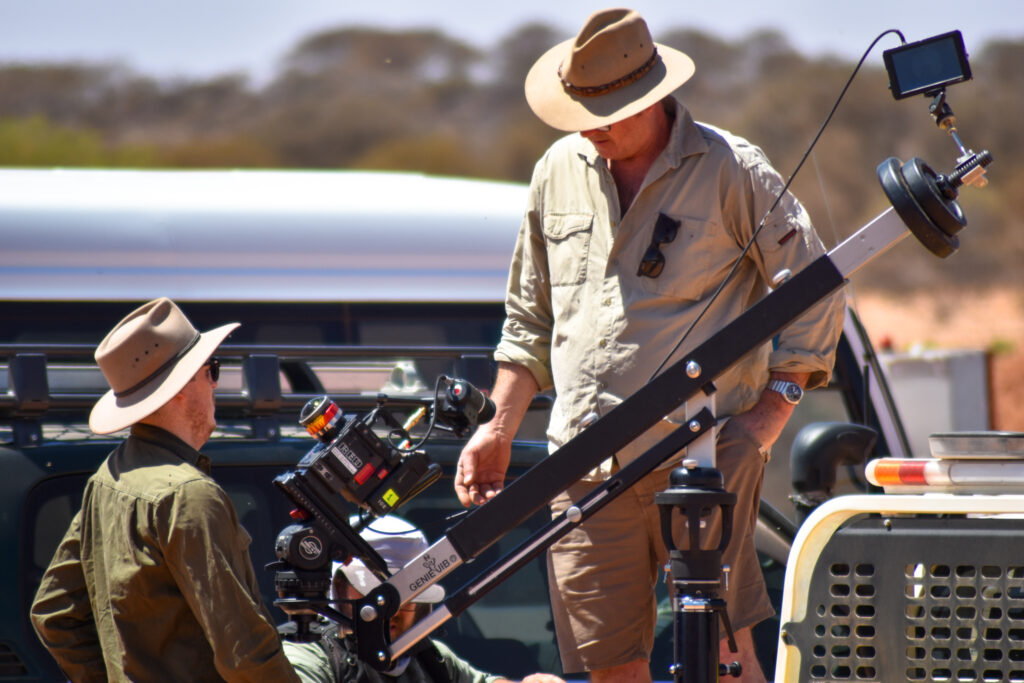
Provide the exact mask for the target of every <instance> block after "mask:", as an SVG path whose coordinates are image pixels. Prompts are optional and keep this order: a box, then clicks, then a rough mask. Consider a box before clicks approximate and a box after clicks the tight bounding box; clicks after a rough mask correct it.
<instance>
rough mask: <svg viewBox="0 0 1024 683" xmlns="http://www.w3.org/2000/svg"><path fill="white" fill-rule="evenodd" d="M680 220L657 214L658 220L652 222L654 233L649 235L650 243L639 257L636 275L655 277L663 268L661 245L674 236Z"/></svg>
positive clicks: (663, 258)
mask: <svg viewBox="0 0 1024 683" xmlns="http://www.w3.org/2000/svg"><path fill="white" fill-rule="evenodd" d="M679 223H680V221H678V220H676V219H675V218H670V217H668V216H666V215H665V214H663V213H659V214H658V220H657V221H655V223H654V233H653V234H652V235H651V244H650V246H649V247H647V251H645V252H644V257H643V258H642V259H640V267H639V268H637V270H636V274H637V277H649V278H652V279H653V278H656V277H658V276H659V275H661V271H662V270H664V269H665V255H664V254H662V253H661V245H663V244H668V243H669V242H671V241H672V240H674V239H675V238H676V233H678V232H679Z"/></svg>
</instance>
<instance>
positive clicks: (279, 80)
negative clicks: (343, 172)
mask: <svg viewBox="0 0 1024 683" xmlns="http://www.w3.org/2000/svg"><path fill="white" fill-rule="evenodd" d="M563 38H564V36H563V35H561V33H558V32H556V31H555V30H554V29H553V28H551V27H549V26H546V25H543V24H530V25H524V26H521V27H519V28H517V29H515V30H514V31H512V32H510V33H509V34H507V36H506V37H505V38H504V39H503V40H501V41H500V42H499V43H498V44H497V45H495V46H493V48H492V49H489V50H487V51H482V50H480V49H479V48H476V47H472V46H470V45H468V44H465V43H463V42H460V41H458V40H455V39H453V38H451V37H449V36H447V35H446V34H445V33H443V32H440V31H429V30H419V31H383V30H378V29H373V28H351V27H350V28H341V29H337V30H326V31H322V32H320V33H317V34H315V35H311V36H309V37H308V38H306V39H304V40H302V41H301V42H300V43H299V44H297V45H295V46H294V48H293V49H292V50H291V51H290V53H289V54H288V55H287V56H286V58H285V59H284V60H283V61H282V62H281V64H280V65H279V68H278V69H277V71H276V73H275V74H274V75H273V77H272V78H271V79H270V80H268V81H267V82H266V83H262V84H253V83H252V82H250V81H249V80H248V78H247V77H246V76H245V75H242V74H223V75H220V76H218V77H215V78H210V79H208V80H199V81H181V80H176V81H167V80H158V79H154V78H151V77H147V76H146V75H145V74H140V73H137V72H135V71H133V70H132V69H130V68H128V67H126V66H124V65H119V64H81V63H74V64H53V63H50V64H0V166H44V167H49V166H100V167H161V168H245V167H283V168H325V169H327V168H330V169H336V168H360V169H401V170H410V171H421V172H425V173H432V174H444V175H461V176H474V177H486V178H497V179H507V180H515V181H523V182H525V181H527V180H528V179H529V176H530V172H531V169H532V167H533V164H534V162H535V161H536V159H537V158H538V157H539V156H540V154H541V153H542V151H543V150H544V149H545V148H546V147H547V145H549V144H550V143H551V141H552V140H554V139H555V138H556V137H557V136H558V135H559V133H558V132H557V131H553V130H551V129H549V128H548V127H546V126H545V125H544V124H542V123H540V122H539V121H538V120H537V119H536V118H535V117H534V116H533V115H532V113H531V112H530V110H529V109H528V107H527V105H526V103H525V101H524V98H523V94H522V83H523V78H524V76H525V74H526V71H527V69H528V68H529V66H530V65H531V64H532V63H533V61H534V60H535V59H536V57H537V56H538V55H539V54H541V53H542V52H543V51H544V50H546V49H547V48H548V47H550V46H551V45H553V44H554V43H556V42H557V41H559V40H561V39H563ZM657 38H658V39H659V40H660V41H661V42H664V43H666V44H669V45H672V46H674V47H677V48H679V49H682V50H684V51H686V52H687V53H688V54H690V55H691V56H692V57H693V58H694V60H695V61H696V63H697V74H696V76H695V77H694V78H693V79H691V81H690V82H688V83H687V84H686V85H684V86H683V87H682V88H681V89H680V91H679V93H678V94H679V96H680V97H681V99H682V100H683V101H684V103H685V104H686V105H687V106H688V107H689V108H690V109H691V111H692V112H693V113H694V116H695V117H696V118H697V119H698V120H702V121H707V122H709V123H712V124H714V125H717V126H720V127H723V128H727V129H729V130H731V131H732V132H734V133H736V134H739V135H742V136H744V137H747V138H749V139H751V140H752V141H753V142H755V143H757V144H759V145H760V146H761V147H762V148H763V149H764V150H765V151H766V152H767V153H768V155H769V157H770V158H771V159H772V161H773V163H774V164H775V166H776V167H777V168H778V169H779V170H780V172H782V173H783V174H784V175H787V176H788V175H789V174H790V173H791V172H792V170H793V168H794V166H795V164H796V163H797V161H798V160H799V158H800V156H801V154H803V152H804V150H805V149H806V147H807V145H808V144H809V143H810V141H811V139H812V137H813V135H814V134H815V132H816V131H817V130H818V127H819V126H820V125H821V123H822V121H823V120H824V117H825V116H826V114H827V113H828V111H829V109H830V108H831V106H832V103H833V101H834V100H835V98H836V96H837V95H838V93H839V91H840V89H841V88H842V86H843V84H844V83H845V81H846V79H847V77H848V76H849V74H850V72H851V71H852V69H853V66H854V64H853V63H852V62H848V61H845V60H840V59H838V58H809V57H806V56H804V55H801V54H800V53H798V52H796V51H795V50H794V49H793V48H792V47H791V46H790V45H789V44H788V43H787V41H786V40H785V38H784V37H783V36H782V35H780V34H778V33H775V32H771V31H763V32H758V33H754V34H751V35H748V36H746V37H745V38H744V39H743V40H740V41H735V42H726V41H723V40H721V39H719V38H716V37H714V36H712V35H708V34H706V33H701V32H697V31H692V30H675V31H668V32H666V33H660V34H659V35H658V36H657ZM885 44H886V46H891V45H894V44H895V41H894V40H892V41H889V42H888V43H885ZM969 47H970V48H971V49H972V55H971V64H972V67H973V70H974V76H975V77H974V80H973V81H971V82H969V83H965V84H960V85H957V86H954V87H953V88H951V89H950V91H949V101H950V103H951V105H952V107H953V109H954V111H955V113H956V115H957V117H958V121H959V123H960V133H961V136H962V138H963V140H964V142H965V144H966V145H967V146H968V147H973V148H974V149H975V150H980V149H982V148H985V149H989V150H991V151H992V152H993V154H994V155H995V158H996V161H995V164H994V165H993V166H992V167H991V169H990V173H989V175H990V178H991V181H992V182H991V184H990V186H989V188H987V189H986V190H985V191H983V192H978V191H974V190H970V191H967V192H965V193H964V194H963V196H962V197H961V204H962V206H963V208H964V210H965V213H966V214H967V216H968V218H969V221H970V224H969V232H968V233H964V234H965V236H966V235H968V234H969V235H970V239H964V241H963V246H962V248H961V250H960V251H959V252H957V254H955V255H954V256H953V257H952V258H950V259H948V260H946V261H939V260H938V259H935V258H933V257H931V256H930V255H929V254H928V253H927V252H925V251H924V250H923V249H920V247H918V246H916V245H913V244H911V242H912V241H911V240H907V241H905V242H904V243H903V244H901V245H900V246H898V247H896V249H895V251H896V252H897V253H898V254H899V256H898V257H895V258H894V257H888V258H883V259H877V260H876V263H874V264H872V265H871V266H870V267H869V269H868V270H866V271H865V273H863V274H860V275H858V276H857V278H858V279H857V280H856V282H857V283H858V286H860V287H864V288H868V289H874V288H877V289H879V290H884V291H888V292H906V291H908V290H923V289H927V288H929V287H933V286H935V285H936V283H937V282H939V281H947V282H948V281H955V282H957V283H958V285H957V286H958V287H961V288H971V287H977V288H989V287H992V286H1006V285H1009V286H1011V287H1018V286H1019V285H1021V284H1024V283H1022V282H1021V280H1022V279H1024V278H1022V269H1021V268H1020V267H1019V266H1018V265H1017V264H1019V263H1020V262H1021V260H1022V257H1024V230H1022V229H1021V228H1022V225H1021V221H1022V218H1021V216H1022V215H1024V192H1015V191H1014V190H1013V188H1014V187H1018V188H1019V187H1021V186H1022V185H1024V164H1022V160H1024V137H1022V136H1021V134H1020V132H1019V126H1020V122H1019V121H1018V120H1017V118H1018V117H1019V116H1020V115H1021V112H1024V87H1022V86H1024V69H1022V65H1024V42H994V43H989V44H985V45H982V46H969ZM881 49H882V48H881V47H879V48H876V51H875V52H874V53H872V55H871V57H870V58H869V60H868V63H867V66H865V67H864V68H863V69H862V70H861V73H860V75H859V76H858V77H857V80H856V81H855V82H854V84H853V86H852V88H851V89H850V91H849V93H848V94H847V96H846V98H845V100H844V103H843V104H842V105H841V107H840V109H839V111H838V113H837V114H836V117H835V118H834V120H833V122H832V124H831V125H830V126H829V128H828V129H827V130H826V132H825V134H824V136H823V137H822V139H821V142H820V143H819V144H818V146H817V148H816V151H815V153H814V155H813V156H812V157H811V159H810V160H809V161H808V163H807V164H806V166H805V167H804V169H803V170H802V171H801V173H800V175H799V176H798V178H797V180H796V182H795V184H794V186H793V189H794V191H795V193H796V194H797V196H799V197H800V198H801V199H802V200H803V201H804V203H805V204H806V205H807V207H808V209H809V210H810V212H811V215H812V217H813V218H814V220H815V223H816V225H817V226H818V229H819V232H820V233H821V235H822V237H823V239H824V240H825V241H826V243H827V244H828V245H829V246H833V245H835V244H836V243H838V242H839V241H840V240H841V239H843V238H844V237H845V236H847V235H849V234H850V233H852V232H853V231H854V230H855V229H857V228H859V227H860V226H861V225H863V224H864V223H866V222H867V221H868V220H870V219H871V218H873V217H874V216H875V215H877V214H878V213H879V212H881V211H882V210H883V209H884V208H886V206H887V202H886V199H885V197H884V195H883V194H882V192H881V190H880V189H879V187H878V183H877V181H876V178H875V168H876V166H877V165H878V164H879V163H880V162H882V161H883V160H884V159H886V158H887V157H889V156H897V157H899V158H901V159H904V160H905V159H907V158H910V157H913V156H920V157H922V158H923V159H924V160H925V161H927V162H929V163H930V164H931V165H933V166H934V167H935V168H936V170H938V171H941V172H948V171H950V170H951V169H952V167H953V165H954V163H955V157H956V149H955V146H954V144H953V142H952V141H951V140H950V139H949V136H947V135H946V134H945V133H942V132H941V131H939V130H938V129H937V128H936V126H935V125H934V124H933V122H932V120H931V118H930V117H929V115H928V112H927V105H928V101H927V100H926V99H925V98H923V97H918V98H912V99H909V100H903V101H899V102H897V101H895V100H893V99H892V97H891V96H890V94H889V91H888V87H887V83H888V81H887V77H886V75H885V72H884V69H882V67H881V61H882V60H881Z"/></svg>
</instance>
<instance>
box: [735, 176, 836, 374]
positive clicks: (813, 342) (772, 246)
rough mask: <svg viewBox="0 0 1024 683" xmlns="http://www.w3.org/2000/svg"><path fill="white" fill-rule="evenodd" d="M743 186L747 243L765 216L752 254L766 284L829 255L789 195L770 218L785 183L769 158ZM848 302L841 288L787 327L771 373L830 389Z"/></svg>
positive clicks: (771, 361)
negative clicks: (798, 376) (803, 376)
mask: <svg viewBox="0 0 1024 683" xmlns="http://www.w3.org/2000/svg"><path fill="white" fill-rule="evenodd" d="M745 185H746V187H745V194H746V196H745V197H744V198H743V203H745V204H747V207H746V208H747V210H746V211H743V212H741V215H744V216H745V217H747V218H748V220H749V223H745V224H744V225H742V226H740V229H741V231H742V232H743V233H744V238H746V239H749V237H750V236H751V235H753V232H754V230H756V229H757V227H758V225H759V223H760V221H761V217H762V216H765V215H766V214H767V218H766V219H765V224H764V227H763V228H761V231H760V232H759V233H758V234H757V237H756V240H755V247H756V248H755V249H753V250H752V251H751V257H752V258H753V259H754V260H755V262H756V263H757V267H758V269H759V270H760V271H761V276H762V278H763V279H764V281H765V282H769V283H770V282H774V281H775V279H776V278H778V277H779V275H780V274H784V273H785V272H787V271H788V272H789V274H790V276H792V275H796V274H797V273H798V272H800V271H801V270H803V269H804V268H806V267H807V266H808V265H810V264H811V263H812V262H813V261H814V260H816V259H817V258H819V257H821V256H822V255H824V254H825V247H824V245H823V244H822V243H821V240H820V239H819V238H818V235H817V233H815V231H814V228H813V226H812V225H811V221H810V217H809V216H808V214H807V211H806V210H805V209H804V207H803V206H802V205H801V204H800V202H799V201H798V200H797V199H796V197H794V196H793V195H792V194H790V193H789V192H788V191H787V192H785V193H784V194H783V196H782V198H781V200H779V202H778V205H777V206H775V208H774V209H773V210H772V211H771V213H768V210H769V209H770V208H771V207H772V204H773V202H774V201H775V199H776V197H778V195H779V193H780V192H781V191H782V188H783V186H784V182H783V179H782V178H781V176H779V174H778V173H777V172H776V171H775V170H774V169H773V168H772V167H771V166H770V165H769V164H768V162H767V160H766V159H763V157H762V158H761V160H760V161H758V162H757V163H754V164H753V166H752V167H751V168H750V171H749V175H748V182H747V183H745ZM845 302H846V299H845V293H844V291H843V290H842V289H840V290H838V291H836V292H834V293H833V294H831V295H829V296H828V297H826V298H825V299H823V300H822V301H820V302H818V303H817V304H815V305H814V306H813V307H811V308H810V309H808V311H807V312H805V313H804V314H802V315H801V316H800V317H798V318H797V319H796V320H794V321H793V322H792V323H791V324H790V325H788V326H787V327H786V328H784V329H783V330H782V331H781V332H780V333H779V335H778V337H777V339H776V343H775V345H774V348H773V350H772V352H771V354H770V355H769V358H768V366H769V369H770V370H774V371H782V372H807V373H810V378H809V379H808V382H807V388H808V389H813V388H815V387H819V386H823V385H825V384H827V383H828V380H829V378H830V376H831V374H832V368H833V365H834V363H835V350H836V344H837V343H838V341H839V335H840V333H841V332H842V324H843V315H844V309H845Z"/></svg>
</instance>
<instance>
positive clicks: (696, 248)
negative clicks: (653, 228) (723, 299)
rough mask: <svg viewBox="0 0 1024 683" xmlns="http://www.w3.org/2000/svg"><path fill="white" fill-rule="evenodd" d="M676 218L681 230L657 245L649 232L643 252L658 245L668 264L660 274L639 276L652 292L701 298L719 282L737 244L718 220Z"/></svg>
mask: <svg viewBox="0 0 1024 683" xmlns="http://www.w3.org/2000/svg"><path fill="white" fill-rule="evenodd" d="M676 220H678V221H679V229H678V230H677V231H676V236H675V238H674V239H673V240H672V241H671V242H664V243H662V244H659V245H657V246H656V247H655V245H653V244H651V240H650V233H649V232H648V233H647V234H646V237H647V241H645V242H643V251H642V252H641V254H646V252H647V250H648V249H652V248H656V249H658V250H660V252H661V255H662V256H663V257H664V259H665V266H664V268H662V270H661V273H660V274H659V275H658V277H655V278H651V277H645V276H638V277H639V279H640V285H641V287H643V289H644V291H646V292H649V293H652V294H658V295H661V296H665V297H669V298H673V299H683V300H687V301H699V300H700V299H702V298H704V297H705V296H707V294H708V293H709V292H708V289H709V288H710V287H712V286H716V285H717V284H718V281H717V279H716V277H717V275H718V274H719V273H720V271H721V270H722V268H723V267H725V268H728V264H729V263H731V262H732V260H733V259H734V258H735V252H736V245H735V243H734V242H733V241H732V240H731V239H730V238H729V237H728V236H727V235H725V233H724V232H723V230H722V229H721V228H720V226H719V225H718V224H717V223H715V222H712V221H707V220H704V219H698V218H686V217H682V218H677V219H676ZM641 258H642V256H641ZM638 262H639V260H638Z"/></svg>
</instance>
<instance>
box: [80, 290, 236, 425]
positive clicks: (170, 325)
mask: <svg viewBox="0 0 1024 683" xmlns="http://www.w3.org/2000/svg"><path fill="white" fill-rule="evenodd" d="M238 325H239V323H230V324H228V325H224V326H222V327H218V328H216V329H214V330H210V331H209V332H202V333H200V332H199V331H198V330H196V328H195V327H193V326H192V323H191V322H189V320H188V318H186V317H185V314H184V313H182V312H181V309H180V308H178V306H177V305H176V304H175V303H174V302H173V301H171V300H170V299H167V298H161V299H155V300H153V301H150V302H149V303H147V304H143V305H142V306H140V307H139V308H137V309H135V310H134V311H132V312H131V313H129V314H128V315H127V317H125V318H124V320H122V321H121V322H119V323H118V324H117V325H116V326H115V327H114V329H113V330H111V331H110V333H109V334H108V335H107V336H106V337H105V338H104V339H103V341H101V342H100V345H99V346H98V347H96V354H95V358H96V364H97V365H99V366H100V370H101V371H102V372H103V376H104V377H105V378H106V380H107V384H109V385H110V391H108V392H107V393H106V394H104V395H103V397H102V398H100V400H99V401H97V402H96V405H94V406H93V408H92V413H91V414H90V415H89V428H90V429H92V431H94V432H95V433H97V434H110V433H112V432H116V431H119V430H121V429H124V428H125V427H128V426H130V425H133V424H135V423H136V422H138V421H139V420H141V419H143V418H145V417H147V416H149V415H152V414H153V413H154V412H155V411H156V410H158V409H160V408H161V407H163V406H164V404H166V403H167V402H168V401H170V400H171V399H172V398H174V396H175V395H177V393H178V392H179V391H181V390H182V389H183V388H184V387H185V385H186V384H187V383H188V382H189V380H191V379H192V377H194V376H195V374H196V373H197V372H199V369H200V368H201V367H203V365H205V364H206V361H207V360H208V359H209V358H210V356H211V355H213V352H214V351H215V350H216V349H217V347H218V346H220V345H221V342H223V341H224V339H225V338H226V337H227V336H228V335H229V334H231V332H232V331H233V330H234V329H235V328H236V327H238Z"/></svg>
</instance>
